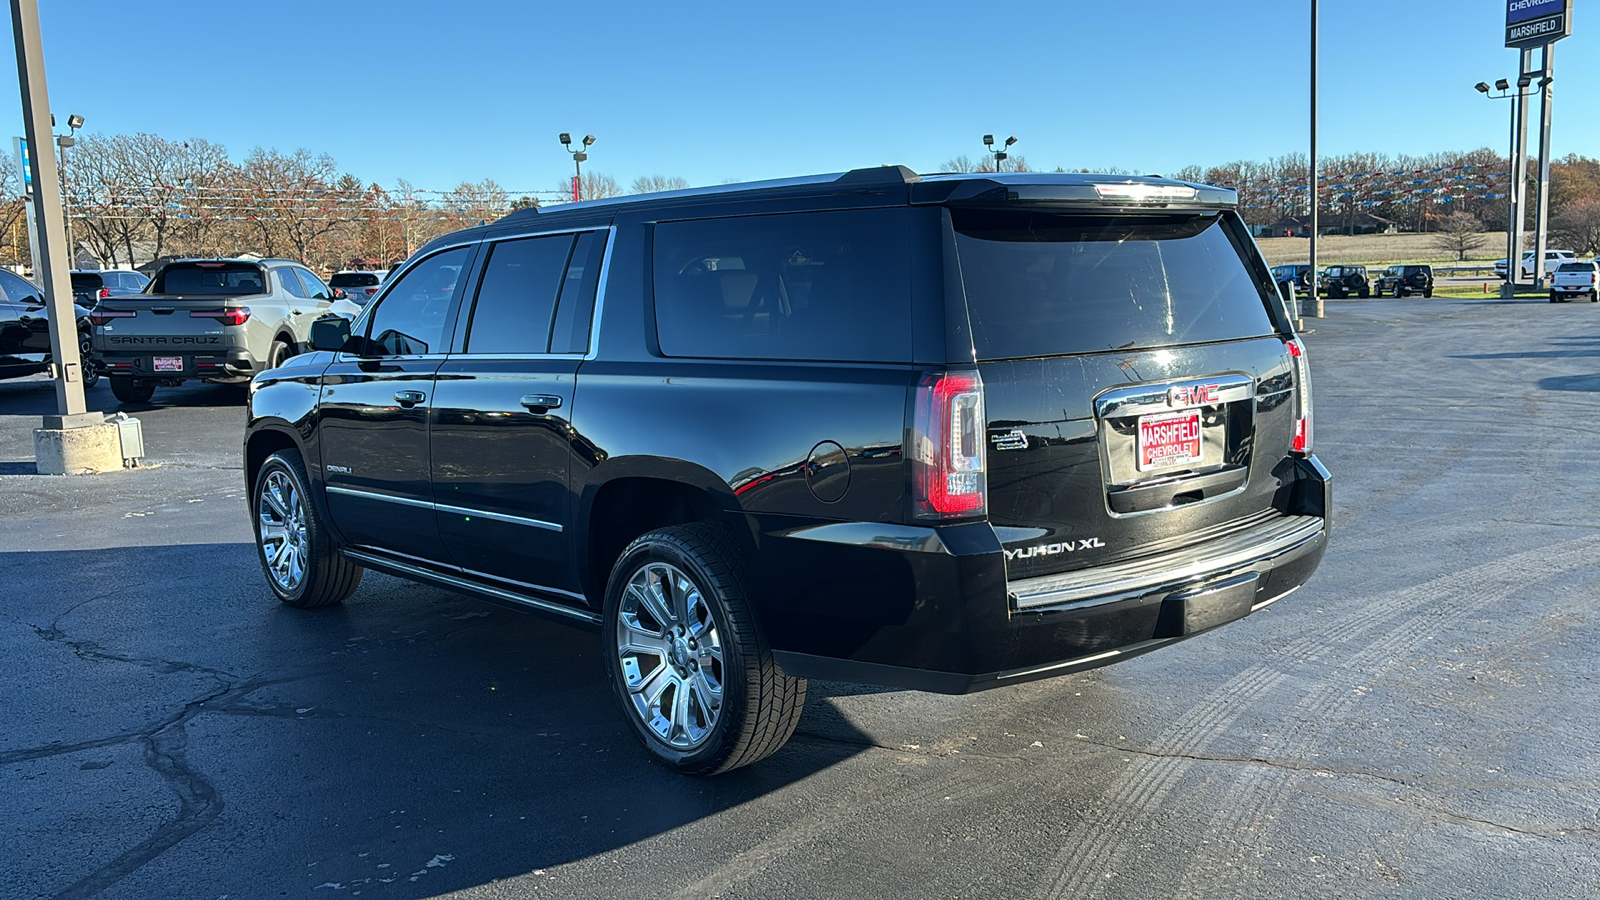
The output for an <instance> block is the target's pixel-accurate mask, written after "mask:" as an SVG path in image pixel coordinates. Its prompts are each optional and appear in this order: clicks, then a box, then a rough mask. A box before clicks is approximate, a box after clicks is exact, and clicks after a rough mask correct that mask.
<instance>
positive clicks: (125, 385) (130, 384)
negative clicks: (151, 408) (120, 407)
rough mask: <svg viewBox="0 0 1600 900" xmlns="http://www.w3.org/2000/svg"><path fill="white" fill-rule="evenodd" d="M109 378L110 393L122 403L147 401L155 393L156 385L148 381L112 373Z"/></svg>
mask: <svg viewBox="0 0 1600 900" xmlns="http://www.w3.org/2000/svg"><path fill="white" fill-rule="evenodd" d="M109 380H110V382H111V393H112V394H113V395H114V396H115V397H116V398H117V399H118V400H120V401H122V402H123V403H149V402H150V398H151V397H154V396H155V394H156V386H155V385H153V384H151V383H150V382H148V381H140V380H138V379H137V378H129V377H128V376H126V375H113V376H111V378H110V379H109Z"/></svg>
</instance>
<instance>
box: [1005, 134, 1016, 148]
mask: <svg viewBox="0 0 1600 900" xmlns="http://www.w3.org/2000/svg"><path fill="white" fill-rule="evenodd" d="M1016 142H1017V136H1016V135H1014V134H1013V135H1012V136H1011V137H1008V138H1006V146H1007V147H1009V146H1011V145H1012V144H1015V143H1016Z"/></svg>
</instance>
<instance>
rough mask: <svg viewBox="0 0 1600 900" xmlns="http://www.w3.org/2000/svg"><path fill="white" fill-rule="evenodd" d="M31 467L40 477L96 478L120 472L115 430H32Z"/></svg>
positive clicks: (108, 426)
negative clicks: (102, 474) (81, 476)
mask: <svg viewBox="0 0 1600 900" xmlns="http://www.w3.org/2000/svg"><path fill="white" fill-rule="evenodd" d="M33 458H34V466H35V467H36V469H37V470H38V472H39V474H40V475H97V474H99V473H101V472H115V471H120V470H121V469H122V441H121V440H120V438H119V436H118V434H117V426H115V425H112V424H105V425H89V426H86V427H82V428H35V429H34V430H33Z"/></svg>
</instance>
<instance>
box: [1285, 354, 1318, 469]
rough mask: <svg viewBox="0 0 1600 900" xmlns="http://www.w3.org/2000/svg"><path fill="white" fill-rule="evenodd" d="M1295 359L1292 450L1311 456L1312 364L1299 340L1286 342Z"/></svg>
mask: <svg viewBox="0 0 1600 900" xmlns="http://www.w3.org/2000/svg"><path fill="white" fill-rule="evenodd" d="M1284 345H1285V346H1286V347H1288V349H1289V356H1291V357H1293V358H1294V387H1295V407H1296V408H1295V420H1294V444H1293V446H1292V447H1291V448H1290V449H1292V450H1293V451H1294V452H1295V453H1298V454H1300V455H1301V456H1310V455H1311V435H1312V429H1311V362H1310V361H1309V360H1307V359H1306V348H1305V346H1304V345H1302V344H1301V343H1300V341H1299V340H1298V339H1295V340H1289V341H1285V342H1284Z"/></svg>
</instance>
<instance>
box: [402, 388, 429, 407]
mask: <svg viewBox="0 0 1600 900" xmlns="http://www.w3.org/2000/svg"><path fill="white" fill-rule="evenodd" d="M426 399H428V395H427V394H424V393H423V392H421V391H395V392H394V402H396V403H398V404H400V405H401V406H404V407H405V408H407V409H410V408H411V407H413V406H416V405H417V404H418V403H421V402H422V401H424V400H426Z"/></svg>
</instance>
